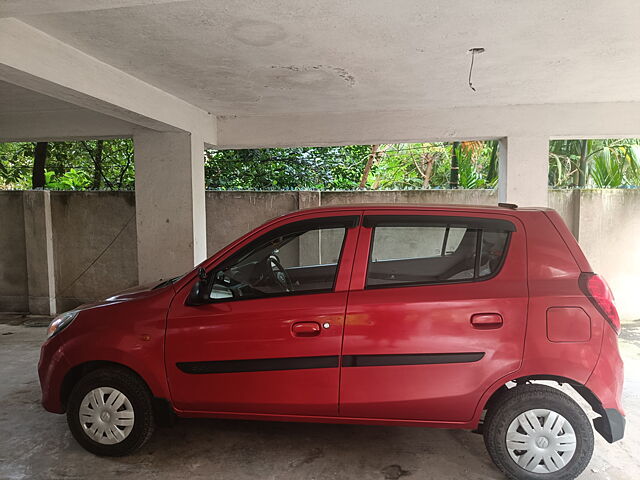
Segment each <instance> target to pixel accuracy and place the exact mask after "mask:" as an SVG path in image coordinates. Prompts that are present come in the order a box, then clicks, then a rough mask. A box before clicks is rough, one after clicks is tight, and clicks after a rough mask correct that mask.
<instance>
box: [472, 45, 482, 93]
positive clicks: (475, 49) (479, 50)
mask: <svg viewBox="0 0 640 480" xmlns="http://www.w3.org/2000/svg"><path fill="white" fill-rule="evenodd" d="M469 52H471V66H470V67H469V88H471V90H473V91H474V92H475V91H476V87H474V86H473V82H472V81H471V74H472V73H473V61H474V59H475V58H476V53H477V54H480V53H483V52H484V48H471V49H469Z"/></svg>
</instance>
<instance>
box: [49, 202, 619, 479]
mask: <svg viewBox="0 0 640 480" xmlns="http://www.w3.org/2000/svg"><path fill="white" fill-rule="evenodd" d="M158 261H161V259H158ZM619 331H620V321H619V319H618V315H617V312H616V309H615V306H614V304H613V298H612V295H611V292H610V290H609V288H608V287H607V284H606V283H605V281H604V280H603V279H602V278H601V277H599V276H598V275H596V274H595V273H593V271H592V269H591V267H590V266H589V263H588V262H587V260H586V258H585V256H584V255H583V253H582V251H581V250H580V248H579V246H578V244H577V242H576V241H575V239H574V238H573V236H572V235H571V233H570V232H569V230H568V229H567V227H566V225H565V224H564V223H563V221H562V220H561V218H560V216H559V215H558V214H557V213H556V212H554V211H553V210H547V209H520V208H516V207H515V206H513V205H506V204H505V205H502V206H499V207H477V208H476V207H467V206H464V207H463V206H410V205H392V206H370V205H369V206H347V207H328V208H320V209H313V210H305V211H300V212H296V213H292V214H289V215H285V216H283V217H280V218H277V219H275V220H272V221H270V222H268V223H266V224H265V225H263V226H261V227H259V228H257V229H255V230H253V231H252V232H250V233H248V234H246V235H245V236H243V237H242V238H240V239H238V240H237V241H235V242H233V243H232V244H230V245H229V246H227V247H226V248H224V249H222V250H221V251H220V252H218V253H217V254H215V255H214V256H213V257H211V258H210V259H208V260H206V261H204V262H203V263H202V264H201V265H199V266H198V267H197V268H195V269H194V270H193V271H192V272H190V273H188V274H186V275H184V276H182V277H179V278H174V279H171V280H167V281H164V282H162V283H158V284H156V285H152V286H150V287H145V288H138V289H135V290H130V291H127V292H124V293H122V294H119V295H116V296H113V297H111V298H108V299H106V300H105V301H103V302H100V303H96V304H92V305H85V306H82V307H79V308H78V309H76V310H73V311H70V312H67V313H64V314H62V315H60V316H59V317H57V318H56V319H54V321H53V322H52V324H51V326H50V327H49V332H48V338H47V340H46V342H45V343H44V345H43V346H42V351H41V358H40V364H39V374H40V382H41V386H42V393H43V405H44V407H45V408H46V409H47V410H49V411H51V412H55V413H63V412H66V413H67V419H68V423H69V427H70V429H71V432H72V433H73V435H74V437H75V438H76V440H77V441H78V442H79V443H80V444H81V445H82V446H83V447H85V448H86V449H87V450H89V451H90V452H93V453H95V454H98V455H124V454H127V453H130V452H132V451H133V450H135V449H137V448H139V447H141V446H142V445H143V444H144V443H145V441H146V440H147V439H148V438H149V436H150V435H151V432H152V430H153V427H154V423H156V422H163V423H167V422H170V421H171V419H172V418H174V417H175V416H178V417H225V418H242V419H256V420H284V421H303V422H336V423H362V424H378V425H380V424H384V425H415V426H423V427H439V428H461V429H468V430H477V431H480V432H482V433H483V435H484V438H485V443H486V446H487V449H488V451H489V454H490V456H491V458H492V459H493V461H494V462H495V463H496V465H497V466H498V467H499V468H500V469H501V470H502V471H503V472H504V473H505V474H506V475H507V476H508V477H510V478H515V479H533V478H536V479H539V478H548V479H571V478H575V477H576V476H577V475H579V473H580V472H581V471H582V470H583V469H584V468H585V467H586V466H587V464H588V463H589V460H590V458H591V455H592V453H593V444H594V438H593V430H592V427H591V423H590V421H589V420H588V418H587V416H586V414H585V412H584V411H583V410H582V408H581V407H580V406H579V405H578V404H577V403H576V402H575V401H574V400H572V399H571V397H569V396H568V395H566V394H565V393H563V392H562V391H561V390H560V389H558V388H555V387H554V386H551V385H556V384H568V385H571V386H572V387H573V388H574V389H575V390H576V391H577V392H578V393H579V394H580V395H582V397H584V398H585V400H586V401H587V402H588V403H589V404H590V405H591V407H592V408H593V410H594V412H595V413H596V414H597V415H598V416H597V418H595V420H594V421H593V424H594V427H595V429H596V430H597V431H598V432H599V433H600V434H601V435H602V436H603V437H604V438H605V439H606V440H607V441H609V442H614V441H616V440H619V439H621V438H622V436H623V433H624V425H625V420H624V412H623V410H622V406H621V403H620V396H621V391H622V377H623V370H622V361H621V359H620V355H619V352H618V344H617V335H618V333H619ZM538 380H547V381H548V382H546V383H547V384H540V383H534V382H536V381H538Z"/></svg>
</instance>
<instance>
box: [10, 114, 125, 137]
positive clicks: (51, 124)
mask: <svg viewBox="0 0 640 480" xmlns="http://www.w3.org/2000/svg"><path fill="white" fill-rule="evenodd" d="M134 128H135V125H133V124H131V123H128V122H124V121H122V120H118V119H117V118H113V117H109V116H107V115H102V114H100V113H96V112H90V111H89V110H84V109H79V108H74V109H72V110H56V111H51V112H41V111H40V112H13V113H10V114H6V115H0V142H45V141H47V142H54V141H69V140H89V139H108V138H126V137H131V136H132V135H133V130H134Z"/></svg>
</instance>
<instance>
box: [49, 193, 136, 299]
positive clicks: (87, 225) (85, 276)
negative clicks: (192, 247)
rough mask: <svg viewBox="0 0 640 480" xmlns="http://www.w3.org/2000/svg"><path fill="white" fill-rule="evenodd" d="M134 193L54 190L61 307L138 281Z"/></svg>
mask: <svg viewBox="0 0 640 480" xmlns="http://www.w3.org/2000/svg"><path fill="white" fill-rule="evenodd" d="M135 213H136V212H135V200H134V193H133V192H51V223H52V225H53V249H54V258H55V281H56V282H55V283H56V300H57V306H58V311H59V312H62V311H65V310H69V309H71V308H73V307H75V306H76V305H79V304H82V303H87V302H90V301H93V300H95V299H97V298H101V297H104V296H106V295H109V294H111V293H114V292H117V291H119V290H123V289H125V288H128V287H132V286H134V285H136V284H137V283H138V259H137V249H136V221H135Z"/></svg>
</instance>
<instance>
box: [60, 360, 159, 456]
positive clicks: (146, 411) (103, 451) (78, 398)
mask: <svg viewBox="0 0 640 480" xmlns="http://www.w3.org/2000/svg"><path fill="white" fill-rule="evenodd" d="M98 387H111V388H115V389H117V390H119V391H120V392H122V393H123V394H124V395H125V396H126V397H127V398H128V399H129V402H131V406H132V407H133V411H134V415H135V418H134V423H133V428H132V429H131V432H130V433H129V434H128V436H127V437H126V438H124V440H122V441H121V442H120V443H115V444H111V445H105V444H102V443H99V442H97V441H95V440H93V439H92V438H91V437H89V435H87V433H85V430H84V428H83V427H82V425H81V422H80V416H79V410H80V405H81V403H82V400H83V399H84V397H85V395H87V393H89V392H91V391H92V390H93V389H95V388H98ZM67 423H68V424H69V429H70V430H71V433H72V434H73V436H74V438H75V439H76V440H77V442H78V443H79V444H80V445H81V446H82V447H84V448H85V449H86V450H88V451H89V452H91V453H93V454H95V455H99V456H107V457H120V456H124V455H129V454H130V453H132V452H134V451H136V450H138V449H139V448H140V447H142V446H143V445H144V444H145V443H146V442H147V440H149V438H150V437H151V434H152V433H153V428H154V421H153V408H152V403H151V395H150V393H149V390H148V388H147V386H146V385H145V384H144V382H143V381H142V380H140V378H139V377H138V376H136V375H135V374H134V373H132V372H130V371H128V370H126V369H124V368H102V369H99V370H94V371H92V372H90V373H88V374H87V375H85V376H84V377H82V378H81V379H80V380H79V381H78V383H76V385H75V386H74V387H73V390H72V391H71V395H70V396H69V401H68V403H67Z"/></svg>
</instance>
